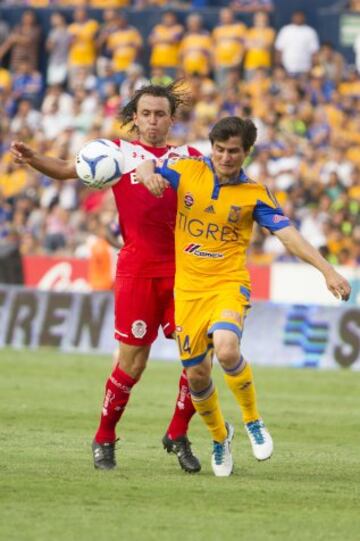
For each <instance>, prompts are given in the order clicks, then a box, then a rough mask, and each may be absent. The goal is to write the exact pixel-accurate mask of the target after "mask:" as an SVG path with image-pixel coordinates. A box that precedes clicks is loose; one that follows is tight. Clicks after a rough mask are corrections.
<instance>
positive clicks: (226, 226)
mask: <svg viewBox="0 0 360 541" xmlns="http://www.w3.org/2000/svg"><path fill="white" fill-rule="evenodd" d="M156 173H160V174H161V175H162V176H163V177H164V178H166V179H167V180H168V181H169V183H170V185H171V186H172V188H174V189H175V190H176V191H177V218H176V228H175V253H176V276H175V291H176V298H180V297H186V298H190V297H191V298H197V297H199V296H201V295H202V294H203V293H205V292H208V291H212V290H214V291H221V290H224V288H226V287H227V286H229V287H231V288H232V287H233V286H234V283H240V284H242V285H245V286H246V287H248V288H250V278H249V272H248V270H247V268H246V250H247V248H248V246H249V242H250V237H251V232H252V227H253V223H254V221H256V222H257V223H258V224H259V225H260V226H261V227H265V228H266V229H268V230H269V231H271V232H273V231H277V230H279V229H283V228H284V227H288V226H289V225H290V221H289V219H288V218H287V217H286V216H284V213H283V210H282V209H281V207H279V205H278V203H277V201H276V199H275V198H274V196H273V195H272V194H271V193H270V191H269V190H268V189H267V188H266V187H265V186H263V185H262V184H259V183H257V182H254V181H252V180H250V179H249V178H248V177H247V176H246V174H245V173H244V171H243V170H241V172H240V175H239V177H238V178H235V179H233V180H232V181H229V183H227V184H222V185H220V183H219V180H218V178H217V175H216V174H215V171H214V168H213V164H212V162H211V160H210V159H209V158H188V157H186V158H179V159H168V160H165V161H164V162H163V163H162V162H161V161H159V162H158V164H157V167H156Z"/></svg>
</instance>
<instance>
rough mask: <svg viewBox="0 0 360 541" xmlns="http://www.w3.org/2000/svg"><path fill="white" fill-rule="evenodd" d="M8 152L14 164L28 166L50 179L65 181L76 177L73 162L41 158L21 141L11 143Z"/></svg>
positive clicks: (47, 157)
mask: <svg viewBox="0 0 360 541" xmlns="http://www.w3.org/2000/svg"><path fill="white" fill-rule="evenodd" d="M10 152H11V154H12V155H13V157H14V162H15V163H17V164H18V165H30V166H31V167H33V168H34V169H36V170H37V171H40V173H43V174H44V175H47V176H48V177H50V178H55V179H57V180H66V179H69V178H76V177H77V175H76V170H75V163H74V160H61V159H60V158H52V157H50V156H43V155H42V154H39V153H38V152H35V151H34V150H33V149H32V148H31V147H29V145H26V144H25V143H23V142H22V141H13V142H12V143H11V146H10Z"/></svg>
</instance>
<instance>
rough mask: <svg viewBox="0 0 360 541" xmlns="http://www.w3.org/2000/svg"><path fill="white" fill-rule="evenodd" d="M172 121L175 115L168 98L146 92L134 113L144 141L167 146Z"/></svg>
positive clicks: (151, 144) (140, 136) (140, 137)
mask: <svg viewBox="0 0 360 541" xmlns="http://www.w3.org/2000/svg"><path fill="white" fill-rule="evenodd" d="M172 121H173V117H172V116H171V112H170V104H169V101H168V100H167V98H160V97H155V96H148V95H146V94H144V96H141V98H140V99H139V101H138V105H137V111H136V113H134V123H135V126H136V127H137V129H138V131H139V139H140V141H141V142H142V143H145V145H150V146H154V147H161V146H165V145H166V138H167V135H168V132H169V129H170V126H171V124H172Z"/></svg>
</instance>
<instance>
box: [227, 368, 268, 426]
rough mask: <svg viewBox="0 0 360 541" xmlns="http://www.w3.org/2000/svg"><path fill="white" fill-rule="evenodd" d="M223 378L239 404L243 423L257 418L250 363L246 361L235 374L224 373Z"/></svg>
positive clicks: (258, 415)
mask: <svg viewBox="0 0 360 541" xmlns="http://www.w3.org/2000/svg"><path fill="white" fill-rule="evenodd" d="M224 379H225V381H226V384H227V386H228V387H229V389H231V391H232V393H233V394H234V396H235V398H236V400H237V402H238V403H239V405H240V408H241V412H242V417H243V421H244V423H250V422H251V421H256V419H259V418H260V414H259V412H258V409H257V404H256V392H255V383H254V377H253V373H252V370H251V367H250V365H249V364H247V363H246V366H245V368H244V369H243V370H242V371H241V372H240V373H239V374H236V375H235V376H232V375H230V374H224Z"/></svg>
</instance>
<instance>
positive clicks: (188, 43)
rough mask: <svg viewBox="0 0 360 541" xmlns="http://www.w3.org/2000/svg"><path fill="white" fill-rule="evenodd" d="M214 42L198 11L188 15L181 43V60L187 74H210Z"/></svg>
mask: <svg viewBox="0 0 360 541" xmlns="http://www.w3.org/2000/svg"><path fill="white" fill-rule="evenodd" d="M212 48H213V42H212V39H211V36H210V34H209V32H208V31H207V30H205V28H204V27H203V18H202V16H201V15H200V14H198V13H192V14H191V15H188V17H187V19H186V31H185V35H184V37H183V39H182V40H181V44H180V60H181V64H182V67H183V69H184V71H185V73H186V74H193V73H198V74H201V75H208V74H209V73H210V71H211V68H212V60H213V59H212Z"/></svg>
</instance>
